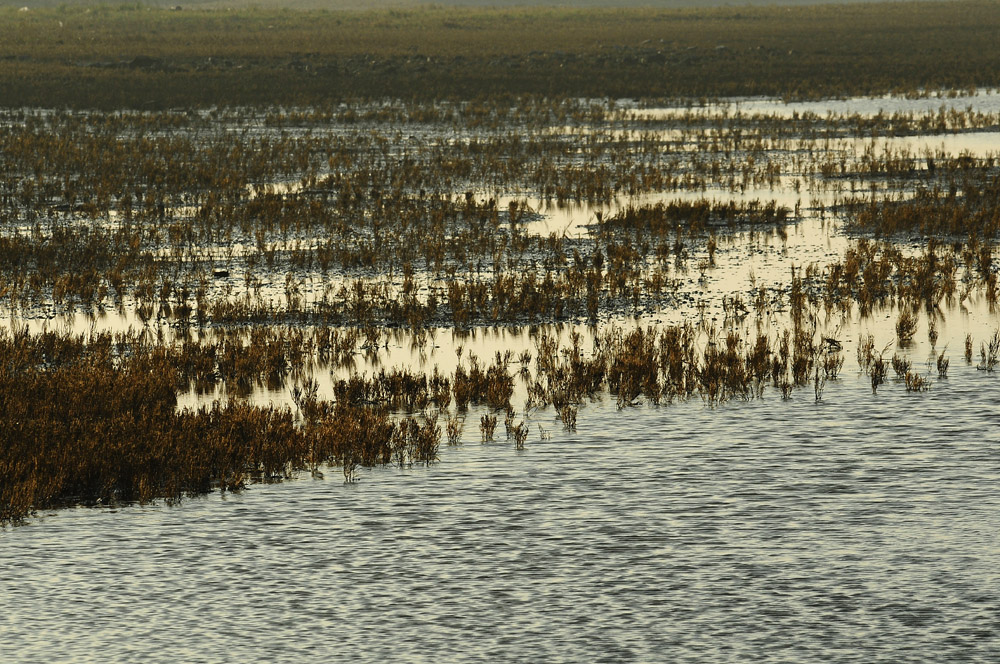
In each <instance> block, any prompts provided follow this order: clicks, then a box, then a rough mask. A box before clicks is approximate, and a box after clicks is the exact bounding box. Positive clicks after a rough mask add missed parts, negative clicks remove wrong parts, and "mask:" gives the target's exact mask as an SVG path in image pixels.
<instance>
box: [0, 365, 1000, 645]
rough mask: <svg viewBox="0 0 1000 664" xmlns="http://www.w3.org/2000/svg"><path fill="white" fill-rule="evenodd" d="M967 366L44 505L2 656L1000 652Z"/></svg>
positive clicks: (999, 521)
mask: <svg viewBox="0 0 1000 664" xmlns="http://www.w3.org/2000/svg"><path fill="white" fill-rule="evenodd" d="M956 360H957V358H956ZM953 364H954V365H956V366H953V367H952V370H951V372H950V377H949V378H948V379H947V380H941V381H937V382H936V383H935V384H934V386H933V387H932V389H931V391H930V392H927V393H924V394H908V393H906V392H905V391H904V390H903V388H902V387H901V386H900V385H898V384H894V383H893V382H892V381H890V383H889V384H887V385H885V386H883V387H882V388H880V390H879V393H878V394H877V395H874V396H873V395H872V394H871V390H870V388H869V386H868V384H867V381H866V379H865V378H864V377H861V378H859V377H857V374H856V373H854V372H849V373H847V374H845V375H843V376H842V378H841V379H840V380H839V381H836V382H831V383H828V385H827V387H826V390H825V392H824V395H823V400H822V401H821V402H819V403H816V402H815V398H814V395H813V392H812V390H802V391H799V392H795V393H794V394H793V396H792V398H791V400H789V401H782V400H781V398H780V397H779V396H777V394H776V393H775V392H773V391H772V392H769V393H767V395H765V398H764V399H763V400H760V401H756V402H750V403H742V402H733V403H728V404H725V405H723V406H720V407H716V408H710V407H707V406H705V405H704V404H702V403H701V402H700V401H691V402H686V403H679V404H673V405H665V406H660V407H653V406H647V407H641V408H638V409H631V410H626V411H617V410H616V409H615V407H614V405H613V403H612V402H611V401H610V400H608V401H605V402H603V403H597V404H591V405H587V406H585V407H584V408H582V409H581V412H580V422H579V432H578V433H567V432H563V431H562V430H561V429H560V428H559V426H558V422H557V421H555V420H553V419H550V418H551V413H549V412H541V413H536V415H535V421H534V422H533V423H532V428H533V431H534V432H535V433H533V435H532V437H531V439H529V442H528V446H527V449H526V450H525V451H524V452H515V451H514V450H513V448H512V446H511V445H510V444H508V443H506V442H497V443H491V444H485V445H484V444H481V443H480V442H479V432H478V430H477V429H476V427H475V426H474V424H473V422H474V421H475V420H477V419H478V414H477V413H475V412H471V413H470V415H469V418H468V421H467V424H466V430H465V444H464V445H462V446H459V447H455V448H447V449H442V453H441V461H440V463H438V464H436V465H433V466H430V467H414V468H412V469H403V470H400V469H394V468H389V469H378V470H372V471H366V472H364V473H363V474H362V476H361V480H360V481H359V482H357V483H355V484H345V483H344V482H343V481H342V478H341V476H340V474H339V471H337V470H336V469H330V470H329V471H328V472H327V476H326V479H324V480H316V479H309V478H307V479H300V480H297V481H291V482H286V483H283V484H276V485H255V486H252V487H251V488H250V489H248V490H247V491H245V492H243V493H242V494H239V495H226V496H224V497H220V496H219V495H218V494H215V495H210V496H207V497H204V498H196V499H186V500H184V501H183V502H182V503H181V504H180V505H177V506H166V505H163V504H157V505H152V506H145V507H128V508H123V509H120V510H111V509H106V508H105V509H100V508H77V509H71V510H64V511H60V512H58V513H54V514H50V515H44V516H43V517H42V518H39V519H36V520H34V521H32V522H31V523H29V524H28V525H26V526H21V527H17V528H13V529H6V530H4V531H0V566H2V567H0V569H2V574H0V597H2V598H3V600H2V601H3V609H4V610H3V612H2V616H3V617H2V619H0V625H3V628H2V629H0V652H2V653H4V655H3V657H2V659H4V661H16V662H56V661H66V662H108V661H142V662H177V661H186V662H221V661H239V660H253V661H275V662H282V661H287V662H302V661H329V660H330V659H342V660H346V659H350V660H352V661H355V660H356V661H368V662H383V661H406V662H412V661H483V662H495V661H613V662H619V661H647V662H648V661H723V660H726V661H820V660H822V661H864V662H871V661H894V662H895V661H935V662H940V661H996V658H997V656H998V654H1000V650H998V644H1000V641H998V639H997V636H998V630H1000V572H998V570H1000V546H998V544H1000V542H998V535H997V533H998V532H1000V494H998V493H997V490H996V487H997V486H998V483H1000V449H998V448H1000V444H998V440H997V436H996V422H997V421H998V420H997V417H998V416H1000V407H998V405H997V399H996V395H997V388H998V383H997V381H998V380H1000V376H997V375H994V374H991V373H987V372H981V371H977V370H976V369H975V367H972V366H967V365H966V364H965V363H964V361H956V362H953ZM539 424H541V425H542V426H543V427H544V428H545V429H546V430H548V431H549V432H551V438H550V439H542V438H541V436H539V435H538V434H537V427H538V425H539Z"/></svg>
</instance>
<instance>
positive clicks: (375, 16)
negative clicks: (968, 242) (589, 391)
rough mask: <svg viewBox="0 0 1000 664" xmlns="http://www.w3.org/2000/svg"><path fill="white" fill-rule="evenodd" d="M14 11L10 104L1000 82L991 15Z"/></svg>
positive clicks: (879, 6) (814, 90)
mask: <svg viewBox="0 0 1000 664" xmlns="http://www.w3.org/2000/svg"><path fill="white" fill-rule="evenodd" d="M0 11H2V14H0V17H2V22H0V89H3V90H4V96H3V100H2V103H3V104H4V105H7V106H25V105H32V106H45V107H63V106H71V107H77V108H81V107H99V108H105V109H117V108H167V107H175V106H183V105H191V104H195V105H202V106H209V105H215V104H223V105H247V104H297V105H306V104H316V103H322V102H327V101H331V100H342V99H354V98H382V97H396V98H404V99H409V98H413V97H419V98H423V99H440V98H448V97H450V98H461V99H470V98H475V97H478V96H483V95H497V94H500V95H510V94H535V95H548V96H553V95H555V96H574V97H581V96H584V97H606V96H610V97H644V98H648V97H664V96H672V97H673V96H689V97H690V96H695V97H697V96H705V95H709V96H717V95H760V94H769V95H778V96H782V95H786V96H788V95H791V96H817V95H842V94H859V93H882V92H886V91H892V90H895V91H900V90H905V91H915V90H923V89H935V88H943V87H948V88H966V87H971V86H977V85H979V86H983V85H997V84H1000V68H998V65H997V62H998V61H1000V60H998V57H997V55H998V53H997V49H998V46H997V42H996V39H995V34H996V31H997V28H998V26H1000V9H998V8H997V6H996V5H995V4H994V3H990V2H982V1H966V0H963V1H962V2H959V3H955V2H947V3H944V2H942V3H936V2H911V3H873V4H848V5H844V6H840V5H820V6H811V7H773V8H750V7H738V8H737V7H734V8H718V9H703V10H653V9H587V10H575V9H568V8H535V9H525V8H521V9H472V8H467V9H460V8H426V9H415V10H388V11H377V12H321V11H318V12H293V11H280V10H253V9H247V10H239V11H230V10H185V11H179V12H171V11H169V10H167V9H157V8H150V7H143V6H140V5H124V6H120V7H114V8H111V7H93V8H82V7H77V8H73V7H63V8H60V9H52V10H43V9H38V10H32V11H29V12H17V10H16V8H5V9H3V10H0Z"/></svg>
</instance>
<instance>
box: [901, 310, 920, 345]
mask: <svg viewBox="0 0 1000 664" xmlns="http://www.w3.org/2000/svg"><path fill="white" fill-rule="evenodd" d="M916 332H917V317H916V316H915V315H914V314H913V312H912V311H909V310H906V309H904V310H903V311H901V312H899V318H897V319H896V339H897V341H898V342H899V345H900V346H907V345H909V343H910V342H911V341H912V340H913V335H914V334H916Z"/></svg>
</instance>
